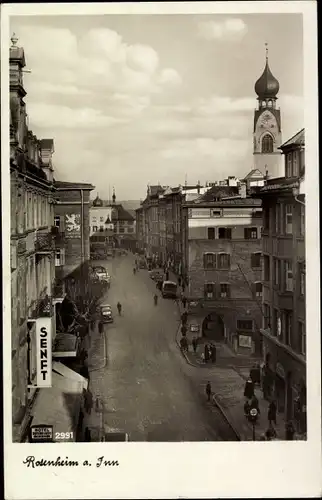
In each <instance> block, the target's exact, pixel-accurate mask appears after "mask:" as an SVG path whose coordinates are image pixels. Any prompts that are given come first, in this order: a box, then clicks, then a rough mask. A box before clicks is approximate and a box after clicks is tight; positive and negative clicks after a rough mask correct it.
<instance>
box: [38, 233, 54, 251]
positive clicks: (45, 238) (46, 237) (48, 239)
mask: <svg viewBox="0 0 322 500" xmlns="http://www.w3.org/2000/svg"><path fill="white" fill-rule="evenodd" d="M53 250H54V240H53V236H52V234H51V233H36V236H35V252H36V253H40V254H41V253H44V254H46V253H52V251H53Z"/></svg>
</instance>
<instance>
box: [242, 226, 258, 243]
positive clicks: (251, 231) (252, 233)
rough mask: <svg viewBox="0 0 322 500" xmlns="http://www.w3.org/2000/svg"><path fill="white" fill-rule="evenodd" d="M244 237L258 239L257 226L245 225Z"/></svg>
mask: <svg viewBox="0 0 322 500" xmlns="http://www.w3.org/2000/svg"><path fill="white" fill-rule="evenodd" d="M244 238H245V240H256V239H257V227H245V228H244Z"/></svg>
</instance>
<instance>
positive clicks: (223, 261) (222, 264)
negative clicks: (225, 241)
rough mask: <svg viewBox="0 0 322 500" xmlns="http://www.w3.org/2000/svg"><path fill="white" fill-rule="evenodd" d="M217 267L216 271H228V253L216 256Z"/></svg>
mask: <svg viewBox="0 0 322 500" xmlns="http://www.w3.org/2000/svg"><path fill="white" fill-rule="evenodd" d="M217 261H218V264H217V267H218V269H229V268H230V255H229V253H220V254H218V256H217Z"/></svg>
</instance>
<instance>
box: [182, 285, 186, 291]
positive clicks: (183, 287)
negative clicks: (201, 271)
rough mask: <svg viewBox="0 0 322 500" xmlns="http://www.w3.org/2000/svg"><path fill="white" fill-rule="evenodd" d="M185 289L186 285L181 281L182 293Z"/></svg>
mask: <svg viewBox="0 0 322 500" xmlns="http://www.w3.org/2000/svg"><path fill="white" fill-rule="evenodd" d="M185 289H186V285H185V284H184V283H182V291H183V293H184V291H185Z"/></svg>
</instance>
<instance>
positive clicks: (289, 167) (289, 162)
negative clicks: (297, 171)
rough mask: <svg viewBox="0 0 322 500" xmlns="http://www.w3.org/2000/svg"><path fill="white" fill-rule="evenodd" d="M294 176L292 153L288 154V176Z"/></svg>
mask: <svg viewBox="0 0 322 500" xmlns="http://www.w3.org/2000/svg"><path fill="white" fill-rule="evenodd" d="M285 177H292V153H288V154H287V155H286V176H285Z"/></svg>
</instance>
